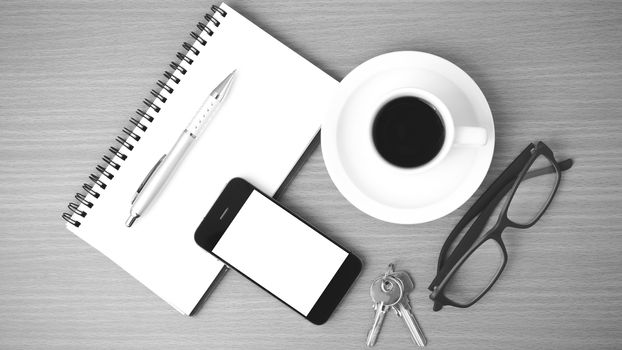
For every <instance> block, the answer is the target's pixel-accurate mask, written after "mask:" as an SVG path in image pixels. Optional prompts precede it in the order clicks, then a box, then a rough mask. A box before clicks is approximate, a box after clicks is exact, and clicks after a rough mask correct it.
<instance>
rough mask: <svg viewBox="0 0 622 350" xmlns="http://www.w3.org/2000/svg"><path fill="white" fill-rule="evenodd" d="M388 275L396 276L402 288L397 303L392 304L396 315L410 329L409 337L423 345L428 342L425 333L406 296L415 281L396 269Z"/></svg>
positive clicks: (413, 287) (411, 289) (404, 272)
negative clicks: (402, 290) (401, 294)
mask: <svg viewBox="0 0 622 350" xmlns="http://www.w3.org/2000/svg"><path fill="white" fill-rule="evenodd" d="M390 276H392V277H395V278H397V279H398V281H400V283H401V284H402V288H403V289H404V293H403V294H404V295H403V296H402V298H401V299H400V301H399V302H398V303H396V304H395V305H393V306H392V308H393V310H394V311H395V313H396V314H397V316H399V317H401V318H402V319H403V320H404V323H406V327H408V330H409V331H410V337H411V338H412V340H413V341H414V342H415V343H416V344H417V345H418V346H425V345H426V344H427V343H428V340H427V339H426V338H425V335H423V331H422V330H421V326H420V325H419V322H417V319H416V318H415V315H414V314H413V312H412V308H411V306H410V299H409V298H408V294H410V292H412V291H413V290H414V289H415V281H413V279H412V278H410V275H409V274H408V272H406V271H396V272H394V273H393V274H391V275H390Z"/></svg>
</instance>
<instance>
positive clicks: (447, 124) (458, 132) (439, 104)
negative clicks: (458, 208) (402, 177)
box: [369, 88, 488, 173]
mask: <svg viewBox="0 0 622 350" xmlns="http://www.w3.org/2000/svg"><path fill="white" fill-rule="evenodd" d="M402 97H414V98H416V99H418V100H420V101H423V102H425V103H426V104H427V105H428V106H429V107H431V108H432V109H433V110H434V111H435V112H436V116H437V117H438V118H439V119H440V122H441V123H442V128H443V130H444V139H443V141H442V145H441V146H440V148H439V149H438V151H437V153H436V155H435V156H434V157H433V158H431V159H430V160H428V161H426V162H425V163H424V164H421V165H416V166H400V165H396V164H395V163H394V162H391V161H390V160H388V159H387V158H386V153H385V155H383V154H382V152H381V151H380V149H379V145H378V144H376V141H375V140H374V137H373V134H374V124H375V122H376V120H377V118H378V117H379V113H380V111H381V110H382V109H383V108H384V107H385V106H387V104H388V103H390V102H392V101H395V100H397V99H399V98H402ZM374 106H375V110H374V111H373V115H374V116H375V117H373V118H370V119H369V120H370V123H369V135H370V142H371V143H372V144H373V145H374V147H373V148H374V149H375V150H376V156H377V157H379V158H380V159H382V161H383V162H384V163H385V164H388V165H390V166H391V167H393V168H395V169H396V170H398V171H405V172H410V173H416V172H424V171H427V170H429V169H431V168H433V167H434V166H436V165H438V164H439V163H440V162H441V161H442V160H443V159H444V158H445V156H447V154H448V153H449V151H450V150H451V149H452V147H482V146H484V145H486V142H487V139H488V135H487V132H486V129H485V128H483V127H481V126H478V125H458V124H457V121H456V118H454V115H453V114H452V112H451V111H450V110H449V108H447V105H446V104H445V103H443V101H442V100H441V99H440V98H438V97H437V96H436V95H434V94H433V93H431V92H429V91H426V90H423V89H420V88H400V89H396V90H394V91H391V92H390V93H388V94H386V95H384V96H383V97H381V98H380V99H378V101H377V102H376V103H374ZM409 115H410V114H409ZM413 117H415V118H416V115H412V116H410V117H409V118H413ZM385 152H386V151H385Z"/></svg>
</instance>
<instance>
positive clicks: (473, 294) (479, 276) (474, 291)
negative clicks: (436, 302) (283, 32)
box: [443, 239, 504, 305]
mask: <svg viewBox="0 0 622 350" xmlns="http://www.w3.org/2000/svg"><path fill="white" fill-rule="evenodd" d="M503 260H504V256H503V251H502V250H501V246H500V245H499V243H497V241H495V240H493V239H488V240H486V241H485V242H484V243H483V244H482V245H480V246H479V248H477V249H476V250H475V251H474V252H473V253H472V254H471V255H470V256H469V257H468V258H467V259H466V260H465V261H464V263H463V264H462V265H460V267H459V268H458V270H457V271H456V272H455V273H454V274H453V276H452V277H451V278H450V279H449V281H448V282H447V284H446V285H445V288H444V289H443V293H444V294H445V297H447V298H448V299H450V300H452V301H453V302H455V303H458V304H463V305H466V304H469V303H471V302H472V301H473V300H475V299H477V297H479V296H480V295H481V294H482V293H483V292H484V291H485V290H486V288H488V286H489V285H490V284H491V283H492V282H493V280H494V278H495V277H496V276H497V274H498V271H499V269H500V268H501V267H502V265H503Z"/></svg>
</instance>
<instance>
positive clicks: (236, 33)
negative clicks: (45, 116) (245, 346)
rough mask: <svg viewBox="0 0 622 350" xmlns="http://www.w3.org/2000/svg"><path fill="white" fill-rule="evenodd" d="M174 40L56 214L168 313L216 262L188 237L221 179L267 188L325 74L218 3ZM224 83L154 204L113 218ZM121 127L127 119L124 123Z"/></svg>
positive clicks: (296, 155)
mask: <svg viewBox="0 0 622 350" xmlns="http://www.w3.org/2000/svg"><path fill="white" fill-rule="evenodd" d="M197 28H198V29H199V30H198V31H196V32H193V33H191V36H192V38H193V40H192V42H188V43H184V44H183V47H184V48H185V50H184V53H178V54H177V58H178V59H177V60H176V61H175V62H172V63H171V65H170V66H171V68H172V70H169V71H167V72H165V73H164V76H165V78H166V79H163V80H160V81H158V82H157V85H158V87H159V88H158V89H154V90H151V95H152V97H151V98H149V99H146V100H145V101H144V103H145V104H146V105H147V108H146V109H144V110H139V111H137V117H133V118H131V119H130V122H131V123H132V126H131V127H126V128H123V136H119V137H117V144H115V145H114V146H112V147H110V149H109V153H107V154H106V155H105V156H104V157H103V162H102V163H101V164H100V165H98V166H97V171H98V172H97V174H92V175H91V176H90V182H89V183H86V184H84V186H83V191H82V192H80V193H78V194H76V200H77V202H75V203H70V204H69V209H70V211H69V212H67V213H64V214H63V218H64V219H65V220H66V221H67V227H68V229H69V230H70V231H71V232H73V233H74V234H76V235H77V236H78V237H80V238H81V239H83V240H84V241H86V242H87V243H89V244H90V245H92V246H93V247H95V248H96V249H97V250H99V251H100V252H101V253H103V254H105V255H106V256H107V257H108V258H110V259H111V260H112V261H113V262H115V263H116V264H118V265H119V266H120V267H121V268H123V269H125V270H126V271H127V272H128V273H130V274H131V275H132V276H133V277H134V278H136V279H137V280H138V281H140V282H141V283H143V284H144V285H145V286H147V287H148V288H149V289H151V290H152V291H153V292H154V293H155V294H157V295H158V296H159V297H161V298H162V299H164V300H165V301H166V302H168V303H169V304H170V305H172V306H173V307H174V308H176V309H177V310H178V311H179V312H181V313H183V314H185V315H190V314H191V313H192V312H193V310H194V309H195V308H196V306H197V304H198V303H199V301H200V300H201V299H202V297H203V295H204V294H206V291H207V290H208V288H210V285H212V283H213V282H214V281H215V280H216V279H217V277H218V276H219V274H220V273H221V270H222V269H223V265H222V263H220V262H219V261H217V260H216V259H215V258H213V257H212V256H211V255H210V254H208V253H207V252H205V251H204V250H203V249H201V248H200V247H198V246H197V245H196V244H195V242H194V238H193V235H194V232H195V229H196V227H197V226H198V225H199V224H200V223H201V220H202V219H203V217H204V216H205V214H206V213H207V212H208V210H209V209H210V207H211V205H212V204H213V202H214V201H215V200H216V198H217V197H218V195H219V194H220V192H221V191H222V189H223V188H224V186H225V185H226V183H227V182H228V181H229V180H230V179H231V178H233V177H236V176H239V177H243V178H245V179H247V180H248V181H250V182H251V183H253V184H255V185H256V186H257V187H258V188H260V189H261V190H263V191H265V192H267V193H270V194H274V193H275V192H276V191H277V189H279V187H280V186H281V185H282V184H283V182H284V181H285V180H286V179H287V177H288V174H289V173H290V172H291V171H292V168H293V167H294V166H295V165H296V164H297V162H298V160H299V159H300V157H301V156H302V155H303V153H304V152H305V150H306V149H307V147H308V146H309V144H310V142H311V141H312V140H313V139H314V136H315V135H316V133H317V132H318V130H319V127H320V120H321V118H322V112H323V104H322V102H323V101H328V100H329V98H330V96H331V95H332V94H333V93H334V91H335V88H336V87H337V82H336V81H335V80H334V79H332V78H331V77H329V76H328V75H327V74H325V73H324V72H322V71H321V70H319V69H318V68H316V67H315V66H314V65H312V64H311V63H309V62H308V61H306V60H305V59H303V58H302V57H300V56H299V55H297V54H296V53H295V52H293V51H292V50H290V49H289V48H287V47H286V46H284V45H283V44H281V43H280V42H278V41H277V40H276V39H274V38H272V37H271V36H270V35H268V34H267V33H265V32H264V31H262V30H261V29H260V28H258V27H257V26H255V25H254V24H253V23H251V22H250V21H248V20H247V19H245V18H244V17H242V16H241V15H240V14H238V13H237V12H235V11H234V10H233V9H232V8H230V7H229V6H227V5H226V4H224V3H223V4H221V5H220V6H213V7H212V11H211V12H210V13H208V14H206V15H205V21H204V22H200V23H199V24H198V25H197ZM234 69H237V73H236V78H235V82H234V84H233V86H232V88H231V90H230V92H229V94H228V96H227V99H226V101H225V102H224V103H223V105H222V107H221V108H220V110H219V112H218V113H217V114H216V116H215V118H214V120H213V121H212V122H211V123H210V124H209V125H208V126H207V129H206V130H205V132H204V133H203V134H202V135H201V136H200V137H199V138H198V139H197V141H196V142H195V144H194V145H193V146H192V148H191V149H190V151H189V152H188V153H187V154H186V157H185V159H184V160H183V161H182V162H181V164H180V165H179V167H178V169H177V171H176V172H175V174H174V176H173V178H172V179H171V180H170V181H169V183H168V184H167V186H166V187H165V188H164V190H163V191H162V192H161V193H160V195H159V197H158V198H157V200H156V202H155V204H154V205H153V206H151V207H150V209H149V211H148V212H147V213H146V214H145V215H144V216H141V218H140V220H138V221H137V222H136V223H135V224H134V226H132V227H131V228H128V227H126V226H125V224H124V223H125V220H126V218H127V216H128V214H129V209H130V203H131V201H132V198H133V196H134V193H135V192H136V189H137V187H138V186H139V185H140V183H141V182H142V180H143V178H144V177H145V175H146V174H147V172H148V171H149V170H150V169H151V168H152V167H153V165H154V164H155V163H156V161H158V159H160V157H161V156H162V155H163V154H164V153H166V152H167V151H168V149H169V148H170V147H171V146H172V145H173V143H174V142H175V140H176V138H177V137H178V136H179V134H180V133H181V131H182V130H183V129H184V127H185V126H186V124H187V123H188V121H189V120H190V118H192V116H193V115H194V113H195V112H196V110H197V109H198V108H199V106H200V104H201V102H202V101H203V100H204V99H205V98H206V97H207V94H209V93H210V91H211V90H212V89H213V88H214V87H215V86H216V85H217V84H218V83H219V82H220V81H221V80H222V79H223V78H224V77H225V76H226V75H227V74H228V73H230V72H231V71H233V70H234ZM128 125H130V124H129V123H128Z"/></svg>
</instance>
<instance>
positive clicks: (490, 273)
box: [428, 142, 573, 311]
mask: <svg viewBox="0 0 622 350" xmlns="http://www.w3.org/2000/svg"><path fill="white" fill-rule="evenodd" d="M572 163H573V161H572V159H567V160H564V161H562V162H559V163H558V162H557V161H556V160H555V157H554V156H553V151H551V149H550V148H549V147H548V146H546V145H545V144H544V143H543V142H538V143H537V144H535V145H534V144H533V143H531V144H529V146H527V148H525V149H524V150H523V151H522V152H521V153H520V155H519V156H518V157H516V159H514V161H513V162H512V163H511V164H510V165H509V166H508V167H507V168H506V169H505V170H504V171H503V173H501V175H500V176H499V177H498V178H497V179H496V180H495V181H494V182H493V183H492V184H491V185H490V187H489V188H488V189H487V190H486V191H485V192H484V193H483V194H482V195H481V197H480V198H479V199H478V200H477V201H476V202H475V203H474V204H473V206H472V207H471V208H470V209H469V210H468V211H467V213H466V214H465V215H464V217H463V218H462V219H461V220H460V221H459V222H458V224H457V225H456V227H455V228H454V229H453V231H452V232H451V233H450V234H449V237H448V238H447V240H446V241H445V244H443V248H442V249H441V252H440V254H439V258H438V266H437V275H436V277H435V278H434V280H433V281H432V283H431V284H430V286H429V287H428V289H429V290H430V291H431V292H432V293H431V294H430V299H432V300H433V301H434V311H438V310H440V309H442V308H443V306H445V305H451V306H455V307H460V308H466V307H469V306H471V305H473V304H475V303H476V302H477V301H478V300H480V299H481V298H482V297H483V296H484V295H485V294H486V293H487V292H488V291H489V290H490V288H492V286H493V285H494V284H495V282H496V281H497V279H498V278H499V276H500V275H501V272H503V269H504V268H505V265H506V264H507V260H508V253H507V250H506V247H505V244H504V243H503V240H502V239H501V234H502V233H503V231H504V230H505V229H506V228H507V227H513V228H518V229H527V228H530V227H531V226H533V225H534V224H535V223H536V222H537V221H538V220H539V219H540V217H542V214H544V212H545V211H546V209H547V208H548V207H549V205H550V204H551V201H552V200H553V197H554V196H555V193H556V192H557V188H558V187H559V183H560V180H561V175H562V171H565V170H568V169H570V167H572ZM504 198H505V201H504V202H503V205H502V206H501V208H500V210H499V216H498V218H497V221H496V222H495V224H494V225H493V226H492V228H490V229H489V230H484V229H485V228H486V224H487V223H488V221H489V219H490V217H491V216H492V214H493V212H494V211H495V209H496V208H497V207H498V205H499V203H500V202H501V201H502V200H503V199H504ZM471 222H472V224H471V226H470V227H469V228H468V230H466V232H465V228H466V227H467V225H468V224H469V223H471ZM459 237H461V238H460V239H458V238H459ZM450 250H451V251H450Z"/></svg>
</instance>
